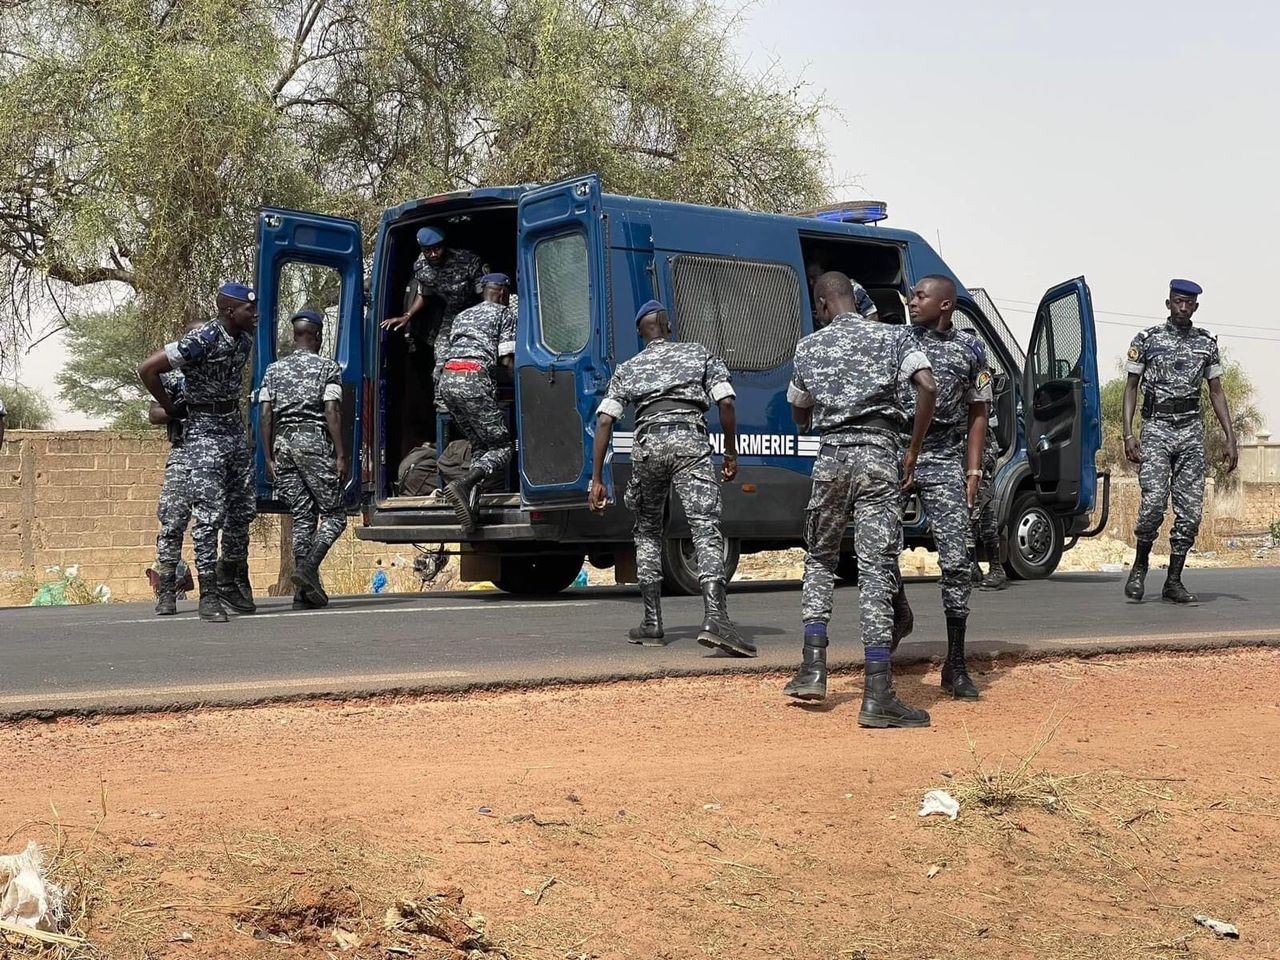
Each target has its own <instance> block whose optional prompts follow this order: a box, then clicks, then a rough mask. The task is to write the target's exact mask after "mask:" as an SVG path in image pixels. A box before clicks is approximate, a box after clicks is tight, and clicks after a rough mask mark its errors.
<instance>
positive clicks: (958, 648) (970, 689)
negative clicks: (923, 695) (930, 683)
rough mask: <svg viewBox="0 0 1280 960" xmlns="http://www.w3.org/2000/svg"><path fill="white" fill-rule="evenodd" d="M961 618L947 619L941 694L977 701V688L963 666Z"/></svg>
mask: <svg viewBox="0 0 1280 960" xmlns="http://www.w3.org/2000/svg"><path fill="white" fill-rule="evenodd" d="M964 628H965V621H964V618H963V617H947V659H946V662H945V663H943V665H942V692H943V693H949V694H951V695H952V696H953V697H955V698H956V699H957V700H977V699H978V688H977V687H976V686H974V684H973V680H972V679H971V678H970V677H969V670H968V668H967V667H966V666H965V664H964Z"/></svg>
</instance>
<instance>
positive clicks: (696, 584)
mask: <svg viewBox="0 0 1280 960" xmlns="http://www.w3.org/2000/svg"><path fill="white" fill-rule="evenodd" d="M741 554H742V543H741V541H739V540H731V539H729V538H728V537H725V539H724V579H725V583H728V582H729V581H730V580H732V579H733V575H734V573H736V572H737V570H738V558H739V557H740V556H741ZM662 592H663V593H665V594H666V595H667V596H669V597H693V596H697V595H699V594H701V593H702V581H700V580H699V579H698V560H697V557H695V556H694V553H693V541H692V540H689V539H684V540H676V539H670V538H669V539H667V540H664V541H663V542H662Z"/></svg>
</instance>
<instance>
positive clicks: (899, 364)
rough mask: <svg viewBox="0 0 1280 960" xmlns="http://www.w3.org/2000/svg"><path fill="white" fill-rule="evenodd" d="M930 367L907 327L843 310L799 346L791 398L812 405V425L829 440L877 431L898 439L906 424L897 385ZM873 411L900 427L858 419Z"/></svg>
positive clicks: (848, 439) (841, 440)
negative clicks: (885, 425) (874, 424)
mask: <svg viewBox="0 0 1280 960" xmlns="http://www.w3.org/2000/svg"><path fill="white" fill-rule="evenodd" d="M928 369H929V358H928V357H927V356H926V355H925V354H924V353H923V352H922V351H921V350H920V347H919V344H918V343H917V342H916V339H915V338H914V337H913V336H911V332H910V331H909V330H908V329H907V328H906V327H901V326H898V325H896V324H887V323H880V322H879V321H877V320H866V319H864V318H863V317H861V316H859V315H858V314H856V313H842V314H840V315H839V316H838V317H836V318H835V319H834V320H832V321H831V323H830V324H829V325H828V326H826V327H824V328H823V329H821V330H819V331H818V332H817V333H811V334H809V335H808V336H807V337H803V338H802V339H801V340H800V342H799V344H797V345H796V356H795V362H794V367H793V371H792V374H791V385H790V386H789V387H788V388H787V400H788V401H789V402H790V403H791V404H792V405H793V406H796V407H801V408H812V409H813V420H812V429H813V430H814V431H815V432H817V433H820V434H821V435H822V437H823V439H824V440H827V441H828V442H830V443H847V442H851V441H852V440H854V439H859V438H860V439H866V438H867V437H868V436H878V437H883V438H884V439H885V442H888V443H892V444H897V443H900V442H901V440H902V431H903V430H905V429H906V427H907V420H906V413H905V411H904V408H903V405H902V399H901V395H900V393H899V386H900V384H909V383H910V381H911V377H912V376H913V375H914V374H915V373H916V371H918V370H928ZM870 416H876V417H882V418H884V419H887V420H890V421H892V422H893V423H895V424H899V425H900V429H898V430H891V429H889V428H887V427H879V426H870V427H868V426H865V425H860V424H859V423H858V422H857V421H859V420H861V419H863V418H866V417H870Z"/></svg>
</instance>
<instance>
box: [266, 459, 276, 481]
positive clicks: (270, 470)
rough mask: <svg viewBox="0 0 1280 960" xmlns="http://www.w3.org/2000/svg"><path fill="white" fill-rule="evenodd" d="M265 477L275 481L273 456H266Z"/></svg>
mask: <svg viewBox="0 0 1280 960" xmlns="http://www.w3.org/2000/svg"><path fill="white" fill-rule="evenodd" d="M267 479H268V480H270V481H271V482H272V483H275V482H276V461H275V457H267Z"/></svg>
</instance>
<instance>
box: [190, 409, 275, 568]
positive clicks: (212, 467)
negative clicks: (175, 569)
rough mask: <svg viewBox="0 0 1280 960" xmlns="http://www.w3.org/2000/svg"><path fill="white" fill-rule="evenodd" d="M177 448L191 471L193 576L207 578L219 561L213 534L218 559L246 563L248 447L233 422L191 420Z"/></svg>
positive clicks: (250, 500)
mask: <svg viewBox="0 0 1280 960" xmlns="http://www.w3.org/2000/svg"><path fill="white" fill-rule="evenodd" d="M183 445H184V447H185V448H186V451H187V458H188V459H187V463H188V464H189V466H190V468H191V485H192V490H193V493H192V498H191V520H192V524H191V540H192V543H194V544H195V553H196V571H197V572H198V573H199V575H200V576H202V577H212V576H214V575H215V573H216V567H217V562H218V560H219V552H218V534H219V533H221V534H222V552H221V559H223V560H229V561H239V560H247V559H248V558H249V524H250V523H252V522H253V518H254V516H256V513H257V511H256V507H255V504H254V491H253V463H252V459H251V455H250V453H249V441H248V440H247V439H246V437H245V432H244V426H243V425H242V424H241V423H240V418H239V417H238V416H231V417H227V416H209V415H203V414H193V415H192V416H191V418H190V419H189V420H188V421H187V437H186V441H185V443H184V444H183Z"/></svg>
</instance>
